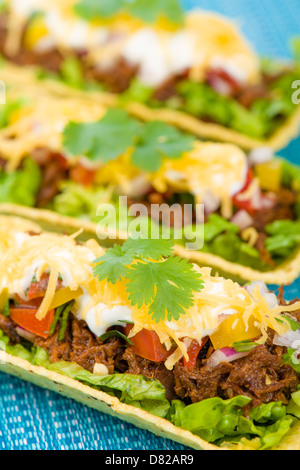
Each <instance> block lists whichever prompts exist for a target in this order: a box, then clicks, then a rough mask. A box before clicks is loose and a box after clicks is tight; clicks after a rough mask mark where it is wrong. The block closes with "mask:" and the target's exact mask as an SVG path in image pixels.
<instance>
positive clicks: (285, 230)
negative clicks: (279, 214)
mask: <svg viewBox="0 0 300 470" xmlns="http://www.w3.org/2000/svg"><path fill="white" fill-rule="evenodd" d="M266 232H267V234H268V235H269V237H268V238H267V239H266V248H267V250H268V251H269V253H270V254H271V255H272V256H273V257H274V258H276V257H279V258H286V257H288V256H289V255H291V254H292V253H293V251H294V250H295V249H296V248H297V246H299V244H300V220H297V221H295V220H276V221H275V222H273V223H272V224H269V225H267V227H266Z"/></svg>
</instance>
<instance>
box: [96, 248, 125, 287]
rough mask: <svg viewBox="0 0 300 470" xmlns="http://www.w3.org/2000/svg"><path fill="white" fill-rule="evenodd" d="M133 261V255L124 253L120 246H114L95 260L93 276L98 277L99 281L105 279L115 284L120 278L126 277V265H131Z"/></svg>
mask: <svg viewBox="0 0 300 470" xmlns="http://www.w3.org/2000/svg"><path fill="white" fill-rule="evenodd" d="M133 260H134V255H132V254H131V253H126V252H124V251H123V250H122V247H121V246H120V245H115V246H114V247H113V248H110V249H109V250H107V252H106V253H105V254H104V255H103V256H101V257H100V258H97V259H96V260H95V262H94V263H95V264H96V266H95V267H94V270H93V273H94V276H95V277H98V279H99V281H104V279H107V282H111V283H112V284H115V283H116V282H117V281H120V280H121V279H122V277H126V275H127V265H129V264H131V263H132V261H133Z"/></svg>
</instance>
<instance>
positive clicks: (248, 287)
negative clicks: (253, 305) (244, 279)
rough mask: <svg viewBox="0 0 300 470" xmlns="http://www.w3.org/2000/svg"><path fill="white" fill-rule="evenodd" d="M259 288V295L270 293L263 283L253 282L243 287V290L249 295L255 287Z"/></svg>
mask: <svg viewBox="0 0 300 470" xmlns="http://www.w3.org/2000/svg"><path fill="white" fill-rule="evenodd" d="M257 286H259V292H260V294H261V295H265V294H269V293H270V291H269V289H268V287H267V285H266V284H265V282H264V281H253V282H250V283H249V284H247V285H246V286H245V289H246V291H247V292H249V294H251V293H252V291H253V289H255V287H257Z"/></svg>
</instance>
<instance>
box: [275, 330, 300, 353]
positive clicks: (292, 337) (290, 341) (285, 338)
mask: <svg viewBox="0 0 300 470" xmlns="http://www.w3.org/2000/svg"><path fill="white" fill-rule="evenodd" d="M273 343H274V344H276V346H285V347H287V348H292V349H295V350H297V349H300V330H296V331H292V330H290V331H288V332H287V333H285V334H284V335H282V336H279V335H278V334H276V335H275V336H274V341H273Z"/></svg>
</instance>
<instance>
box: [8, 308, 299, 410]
mask: <svg viewBox="0 0 300 470" xmlns="http://www.w3.org/2000/svg"><path fill="white" fill-rule="evenodd" d="M16 326H17V325H16V324H15V323H14V322H13V321H12V320H11V319H10V318H9V317H5V316H4V315H2V314H0V329H1V330H3V332H4V333H5V334H6V335H7V336H9V338H10V339H11V342H12V343H13V344H16V343H20V342H21V341H22V338H21V337H20V336H19V335H18V334H17V332H16ZM58 334H59V325H57V327H56V330H55V332H54V334H53V335H52V336H51V337H50V338H47V339H43V338H40V337H36V339H35V341H34V346H40V347H41V348H43V349H45V350H46V351H47V353H48V354H49V358H50V361H51V362H52V363H54V362H58V361H68V362H76V363H77V364H79V365H80V366H82V367H83V368H84V369H87V370H89V371H90V372H93V369H94V365H95V364H96V363H101V364H104V365H105V366H106V367H107V369H108V371H109V373H110V374H112V373H114V372H122V373H129V374H134V375H143V376H144V377H146V378H148V379H157V380H159V381H160V382H161V383H162V384H163V385H164V387H165V389H166V396H167V398H168V399H169V400H172V399H175V398H180V399H182V400H184V401H185V402H186V403H187V404H188V403H197V402H199V401H201V400H205V399H207V398H213V397H221V398H224V399H227V398H232V397H234V396H237V395H246V396H249V397H250V398H252V402H251V404H250V407H252V406H258V405H260V404H261V403H269V402H272V401H282V402H283V403H285V404H287V403H288V401H289V398H290V395H291V393H292V392H294V391H295V390H296V388H297V385H298V384H299V383H300V375H297V374H296V372H295V371H294V370H293V369H292V368H291V367H290V366H289V365H287V364H284V365H282V359H283V355H284V354H285V352H286V349H285V348H283V347H279V346H274V345H273V344H272V335H270V336H269V340H268V341H267V343H266V344H264V345H261V346H258V347H256V348H255V349H253V350H252V351H251V352H250V353H249V355H248V356H246V357H245V358H242V359H238V360H236V361H234V362H232V363H221V364H219V365H218V366H216V367H214V368H211V367H209V366H208V365H207V359H206V354H207V352H208V351H209V350H210V349H211V348H209V347H206V348H204V349H205V354H204V353H203V352H202V351H201V353H200V354H199V356H198V359H197V363H196V365H195V367H194V369H193V370H188V369H187V368H186V367H185V366H184V363H183V360H180V361H179V362H178V363H177V364H176V365H175V367H174V369H173V370H172V371H169V370H167V369H166V367H165V365H164V363H163V362H161V363H157V362H152V361H149V360H148V359H144V358H142V357H140V356H138V355H137V354H135V353H134V352H133V351H132V350H131V348H129V347H126V345H125V344H124V342H123V340H122V339H120V338H117V337H112V338H110V339H108V340H107V341H105V342H102V341H101V340H100V339H98V338H96V337H95V336H94V335H93V334H92V333H91V332H90V331H89V329H88V327H87V325H86V323H85V322H84V321H82V320H81V321H79V320H77V319H76V318H75V317H74V316H73V315H71V316H70V318H69V321H68V325H67V329H66V332H65V336H64V339H63V340H62V341H59V340H58ZM208 343H209V342H208ZM209 344H210V343H209ZM204 349H203V351H204Z"/></svg>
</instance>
